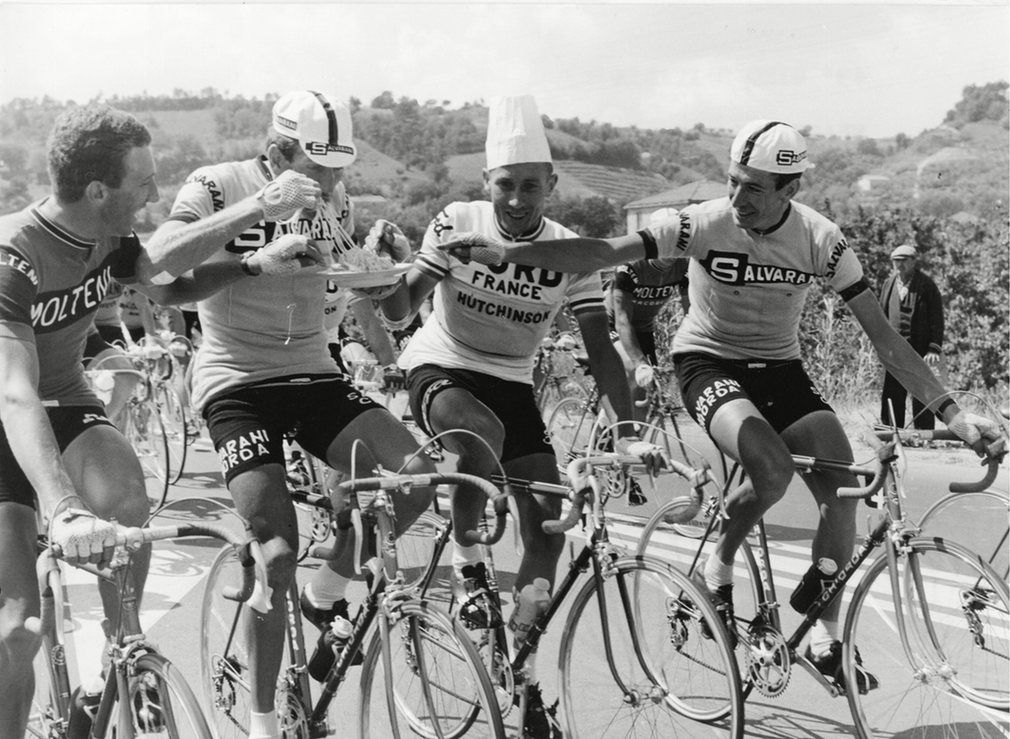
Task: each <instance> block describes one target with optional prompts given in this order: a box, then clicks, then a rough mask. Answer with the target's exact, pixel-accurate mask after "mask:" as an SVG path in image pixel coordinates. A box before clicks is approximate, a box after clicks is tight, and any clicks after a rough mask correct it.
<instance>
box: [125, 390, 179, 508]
mask: <svg viewBox="0 0 1010 739" xmlns="http://www.w3.org/2000/svg"><path fill="white" fill-rule="evenodd" d="M126 423H127V433H126V438H127V439H129V441H130V445H131V446H132V447H133V451H134V453H135V454H136V455H137V459H138V460H140V466H141V467H142V468H143V470H144V475H145V476H147V477H153V478H155V479H156V480H158V481H159V482H160V485H157V486H155V488H154V490H153V491H150V490H149V492H148V497H149V498H151V499H152V501H153V505H154V508H161V506H163V505H165V500H166V499H167V498H168V488H169V485H170V484H171V483H170V482H169V468H168V465H169V453H168V438H167V437H166V435H165V429H164V426H163V425H162V420H161V413H160V412H159V409H158V405H157V403H155V402H154V401H153V400H152V399H150V398H148V399H145V400H142V401H133V400H131V401H130V403H129V405H128V406H127V421H126Z"/></svg>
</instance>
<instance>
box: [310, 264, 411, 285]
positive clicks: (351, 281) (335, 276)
mask: <svg viewBox="0 0 1010 739" xmlns="http://www.w3.org/2000/svg"><path fill="white" fill-rule="evenodd" d="M412 266H413V265H411V264H396V265H393V266H392V267H390V268H389V269H379V270H376V271H374V272H355V271H353V270H349V269H326V270H323V271H322V272H321V274H323V275H325V276H326V277H327V278H328V279H329V280H330V282H332V283H333V284H334V285H336V286H337V287H382V286H383V285H392V284H394V283H395V282H396V281H397V280H399V279H400V275H403V274H406V273H407V272H409V271H410V268H411V267H412Z"/></svg>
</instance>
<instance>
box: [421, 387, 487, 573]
mask: <svg viewBox="0 0 1010 739" xmlns="http://www.w3.org/2000/svg"><path fill="white" fill-rule="evenodd" d="M427 418H428V424H429V426H430V427H431V430H432V431H434V432H435V433H440V432H442V431H446V430H448V429H464V430H465V431H467V432H470V433H457V434H447V435H446V436H442V437H440V438H439V441H440V443H441V444H442V446H443V447H445V449H446V450H447V451H449V452H451V453H452V454H456V455H458V456H459V461H458V463H457V470H458V471H459V472H463V473H466V474H471V475H477V476H479V477H485V478H486V477H489V476H490V475H491V474H492V473H493V472H495V471H496V470H497V469H498V459H499V457H500V456H501V451H502V445H503V444H504V439H505V428H504V427H503V426H502V423H501V421H500V420H498V418H497V417H496V416H495V415H494V413H492V411H491V409H490V408H488V407H487V406H486V405H484V403H482V402H481V401H479V400H478V399H477V398H475V397H474V396H473V395H472V394H471V393H470V392H469V391H467V390H464V389H463V388H459V387H447V388H445V389H443V390H441V391H440V392H439V393H438V394H437V395H435V396H434V397H433V398H432V399H431V402H430V405H429V408H428V416H427ZM482 440H483V441H482ZM485 442H486V443H485ZM486 505H487V499H486V498H485V496H484V495H483V494H482V493H481V492H479V491H477V490H472V489H469V488H465V487H459V488H457V490H456V491H455V492H454V493H453V496H452V519H453V538H454V541H455V546H454V547H453V566H454V568H455V569H456V570H457V571H459V570H461V569H462V567H463V566H465V565H467V564H476V563H477V562H479V561H480V552H479V550H478V548H477V547H476V546H471V545H468V544H467V543H466V542H465V541H463V539H462V536H463V533H464V532H465V531H468V530H471V529H475V528H476V527H477V523H478V522H479V521H480V517H481V514H482V513H483V512H484V508H485V506H486Z"/></svg>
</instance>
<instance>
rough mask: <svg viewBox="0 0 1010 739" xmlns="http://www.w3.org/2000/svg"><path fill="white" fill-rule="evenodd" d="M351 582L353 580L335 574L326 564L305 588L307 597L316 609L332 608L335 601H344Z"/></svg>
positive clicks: (317, 571)
mask: <svg viewBox="0 0 1010 739" xmlns="http://www.w3.org/2000/svg"><path fill="white" fill-rule="evenodd" d="M350 582H351V578H349V577H344V576H343V575H341V574H339V573H337V572H334V571H333V570H331V569H330V568H329V567H327V566H326V565H325V564H324V565H323V566H322V567H320V568H319V569H318V570H316V572H315V574H314V575H313V576H312V580H310V581H309V583H308V585H306V586H305V597H306V598H308V599H309V603H311V604H312V605H314V606H315V607H316V608H330V607H331V606H332V605H333V604H334V602H335V601H338V600H343V598H344V594H345V593H346V592H347V586H348V584H350Z"/></svg>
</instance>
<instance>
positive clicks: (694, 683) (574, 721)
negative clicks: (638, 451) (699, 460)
mask: <svg viewBox="0 0 1010 739" xmlns="http://www.w3.org/2000/svg"><path fill="white" fill-rule="evenodd" d="M588 454H589V456H584V457H581V458H580V459H579V461H578V462H576V463H577V464H582V465H586V466H587V469H588V474H587V480H588V483H589V487H588V488H583V489H580V490H578V491H574V490H573V489H572V488H570V487H568V486H566V485H553V484H549V483H543V482H532V481H527V480H517V479H513V478H503V477H492V481H494V482H496V483H501V484H503V485H505V488H506V490H510V491H513V492H534V493H540V494H546V495H556V496H563V497H565V498H568V499H571V500H572V506H571V508H570V509H569V512H568V515H567V516H566V517H565V518H563V519H562V520H560V521H551V522H545V523H544V530H545V531H546V532H548V533H562V532H564V531H566V530H568V529H570V528H572V527H574V526H575V525H576V523H577V522H578V520H579V516H580V514H581V513H582V512H583V508H584V507H588V508H589V510H590V519H591V526H590V527H588V530H587V537H586V544H585V546H584V547H583V548H582V550H581V551H580V552H579V554H578V555H577V556H576V557H575V558H574V560H573V561H572V563H571V565H570V566H569V569H568V572H567V574H566V576H565V577H564V579H563V580H562V582H561V583H560V584H559V585H558V586H557V588H556V590H555V593H554V595H553V598H552V599H551V602H550V605H549V606H548V608H547V610H546V611H545V612H544V613H543V614H542V615H541V616H540V618H539V619H538V620H537V621H536V623H535V624H534V625H533V626H532V628H531V629H530V632H529V636H528V638H527V641H526V642H525V643H524V644H523V645H522V646H521V647H520V648H519V649H518V650H513V654H512V655H511V657H510V656H509V648H508V639H507V634H506V632H505V627H504V625H501V624H497V625H494V626H493V627H490V628H488V627H483V628H481V627H476V626H474V625H473V624H469V626H470V628H471V629H472V630H474V631H475V632H476V634H475V637H474V638H475V641H477V642H478V647H479V649H480V651H481V655H482V657H483V660H484V664H485V665H486V666H487V667H488V669H489V670H490V672H491V675H492V677H493V682H494V685H495V688H496V690H497V692H498V698H499V705H500V706H501V707H502V710H503V712H504V713H505V714H506V717H507V715H508V713H509V711H510V710H511V709H512V708H513V706H518V714H519V723H520V725H521V726H524V725H526V722H527V720H528V717H527V715H526V709H527V700H528V693H527V686H528V676H527V674H526V665H527V661H528V660H529V658H530V656H531V655H532V654H533V653H534V652H535V651H536V649H537V645H538V643H539V641H540V637H541V636H542V635H543V634H544V633H545V631H546V630H547V628H548V627H549V625H550V624H551V622H552V621H553V619H554V618H555V617H556V616H557V614H558V613H559V611H560V609H561V607H562V604H563V603H564V602H565V601H566V600H567V597H568V595H569V594H570V593H571V592H572V591H573V589H574V588H575V586H576V584H577V583H578V581H579V579H580V577H581V575H582V573H584V572H587V571H588V570H589V569H590V567H591V568H592V572H591V575H590V578H589V579H588V580H587V581H586V582H584V583H583V584H582V586H581V588H579V589H578V591H577V592H576V594H575V597H574V599H573V601H572V605H571V609H570V611H569V614H568V618H567V620H566V622H565V625H564V628H563V631H562V641H561V647H560V653H559V661H558V670H559V679H560V697H559V702H560V705H561V714H562V723H563V729H564V732H565V733H564V735H565V736H572V737H602V736H610V735H615V736H642V735H648V736H661V737H671V736H676V735H682V736H695V735H697V733H698V732H699V731H701V730H702V728H703V727H702V726H701V724H705V723H710V724H714V725H715V726H714V728H713V731H717V732H723V731H725V732H726V733H728V734H730V735H732V736H742V735H743V709H742V697H741V692H740V690H741V685H740V678H739V674H738V672H737V670H736V668H735V664H734V661H733V652H732V649H731V648H730V646H729V642H728V640H727V639H726V637H725V635H724V634H722V632H720V631H719V630H718V628H716V629H715V632H716V633H715V639H714V640H707V639H703V638H702V637H701V636H700V632H701V630H702V629H703V628H704V627H703V624H709V625H711V624H716V623H718V621H717V619H718V616H717V615H716V613H715V610H714V609H713V608H712V606H711V605H710V603H709V602H708V600H707V599H706V598H704V597H702V594H701V593H700V591H699V590H698V588H697V586H696V585H694V584H693V583H692V582H690V580H689V579H688V578H687V577H686V576H684V575H683V574H682V573H680V572H678V571H677V570H675V569H673V568H671V567H669V566H668V565H666V564H665V563H663V562H660V561H659V560H656V559H654V558H651V557H627V556H622V555H621V553H620V552H619V550H618V548H617V547H616V546H615V545H614V544H613V543H612V542H611V541H610V539H609V535H608V529H607V517H606V515H605V504H606V502H607V500H608V498H609V497H611V496H610V495H609V493H608V492H607V491H608V487H607V486H606V485H604V484H602V483H601V482H600V481H599V479H598V477H597V475H596V473H597V471H601V472H602V471H603V470H613V469H614V468H620V467H628V466H630V465H634V464H636V463H640V460H639V458H638V457H635V456H626V455H617V454H614V453H597V452H592V451H590V452H589V453H588ZM673 464H674V465H675V470H676V472H677V473H678V474H680V475H683V476H685V478H686V479H688V480H689V481H690V482H691V483H692V485H693V487H695V488H696V489H697V487H698V486H700V484H701V481H702V480H704V479H707V477H706V476H705V475H706V473H705V472H704V471H699V470H694V469H692V468H690V467H687V466H686V465H681V464H679V463H676V462H674V463H673ZM691 500H692V501H697V500H700V499H699V498H697V491H696V492H695V493H694V494H693V496H692V498H691ZM679 503H680V505H683V506H685V507H686V508H687V509H688V510H687V514H693V510H692V509H693V507H695V505H696V503H691V502H689V501H688V498H681V499H679ZM432 533H433V534H435V538H434V539H432V540H429V543H430V545H431V547H432V552H431V555H430V557H429V564H428V569H427V571H426V572H425V573H424V574H423V576H422V577H421V578H420V580H419V582H418V588H419V589H420V592H421V593H422V595H425V594H427V593H428V591H429V588H430V587H431V585H432V584H433V583H435V582H437V581H438V580H437V578H436V570H437V569H438V568H439V567H440V566H441V559H442V552H443V549H444V547H445V546H446V545H447V544H448V541H449V531H448V528H444V529H442V530H440V531H437V532H432ZM488 586H489V589H490V591H491V597H492V599H493V602H494V605H495V607H496V608H498V610H499V612H500V599H499V598H498V593H497V584H496V581H495V575H494V570H493V566H492V567H489V568H488ZM604 664H605V669H601V667H602V666H603V665H604ZM604 695H605V696H607V698H606V700H601V696H604ZM547 732H548V733H547V735H550V736H557V734H556V733H554V732H553V731H551V730H550V729H549V728H548V729H547Z"/></svg>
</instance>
